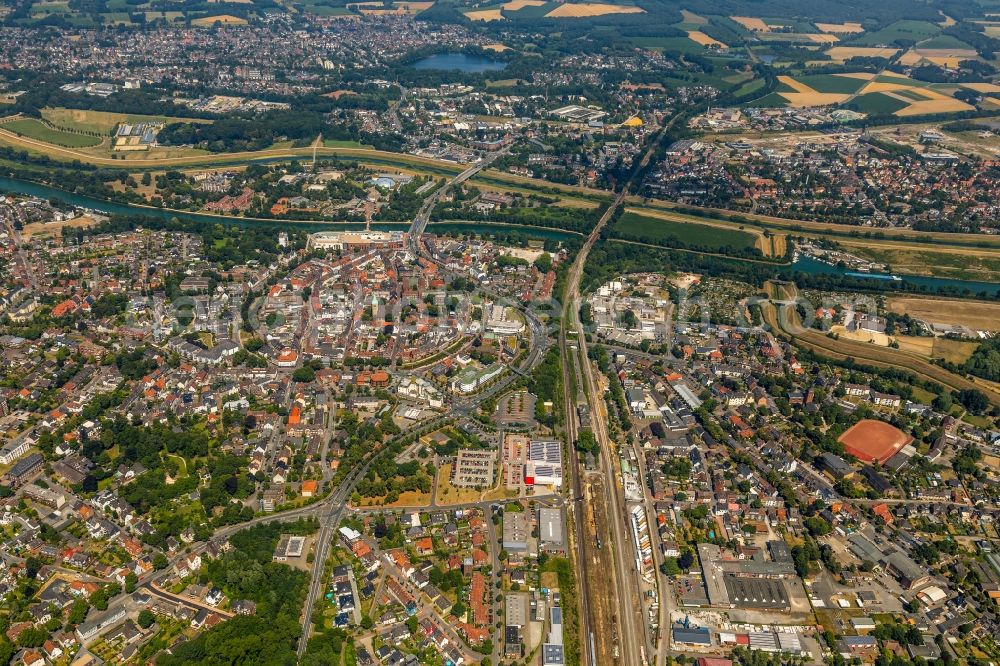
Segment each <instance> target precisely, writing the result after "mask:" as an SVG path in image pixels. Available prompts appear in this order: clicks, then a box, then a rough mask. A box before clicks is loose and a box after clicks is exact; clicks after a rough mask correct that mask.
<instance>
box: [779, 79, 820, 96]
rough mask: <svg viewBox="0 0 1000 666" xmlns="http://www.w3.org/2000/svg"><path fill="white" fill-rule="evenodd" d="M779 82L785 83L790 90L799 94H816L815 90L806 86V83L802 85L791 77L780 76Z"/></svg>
mask: <svg viewBox="0 0 1000 666" xmlns="http://www.w3.org/2000/svg"><path fill="white" fill-rule="evenodd" d="M778 81H780V82H781V83H784V84H785V85H786V86H788V87H789V88H792V89H793V90H794V91H795V92H799V93H814V92H816V91H815V90H813V89H812V88H810V87H809V86H807V85H806V84H804V83H802V82H800V81H796V80H795V79H793V78H792V77H790V76H784V75H782V76H779V77H778Z"/></svg>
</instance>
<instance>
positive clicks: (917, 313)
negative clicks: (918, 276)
mask: <svg viewBox="0 0 1000 666" xmlns="http://www.w3.org/2000/svg"><path fill="white" fill-rule="evenodd" d="M886 306H887V307H888V308H889V310H890V311H892V312H895V313H897V314H908V315H910V316H911V317H915V318H917V319H920V320H923V321H927V322H931V323H936V324H956V325H959V326H968V327H969V328H971V329H974V330H977V331H997V330H1000V303H990V302H981V301H968V300H952V299H947V298H916V297H905V296H904V297H893V298H890V299H888V301H887V302H886Z"/></svg>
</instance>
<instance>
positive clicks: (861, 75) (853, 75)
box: [834, 72, 875, 81]
mask: <svg viewBox="0 0 1000 666" xmlns="http://www.w3.org/2000/svg"><path fill="white" fill-rule="evenodd" d="M834 76H842V77H844V78H845V79H861V80H862V81H871V80H872V79H874V78H875V75H874V74H873V73H871V72H841V73H840V74H834Z"/></svg>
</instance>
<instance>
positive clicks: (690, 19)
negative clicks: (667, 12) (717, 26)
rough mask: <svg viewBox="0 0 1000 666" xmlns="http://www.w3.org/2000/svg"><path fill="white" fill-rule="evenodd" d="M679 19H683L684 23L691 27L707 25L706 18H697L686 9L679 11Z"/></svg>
mask: <svg viewBox="0 0 1000 666" xmlns="http://www.w3.org/2000/svg"><path fill="white" fill-rule="evenodd" d="M681 17H682V18H683V19H684V23H690V24H691V25H708V19H707V18H705V17H704V16H698V15H697V14H695V13H694V12H691V11H688V10H686V9H682V10H681Z"/></svg>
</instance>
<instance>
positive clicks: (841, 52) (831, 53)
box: [823, 46, 899, 63]
mask: <svg viewBox="0 0 1000 666" xmlns="http://www.w3.org/2000/svg"><path fill="white" fill-rule="evenodd" d="M823 53H824V54H825V55H826V56H827V57H829V58H830V59H831V60H832V61H833V62H835V63H844V62H846V61H848V60H850V59H851V58H892V57H893V56H895V55H896V54H897V53H899V49H895V48H890V47H870V46H868V47H865V46H834V47H832V48H829V49H827V50H826V51H824V52H823Z"/></svg>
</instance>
